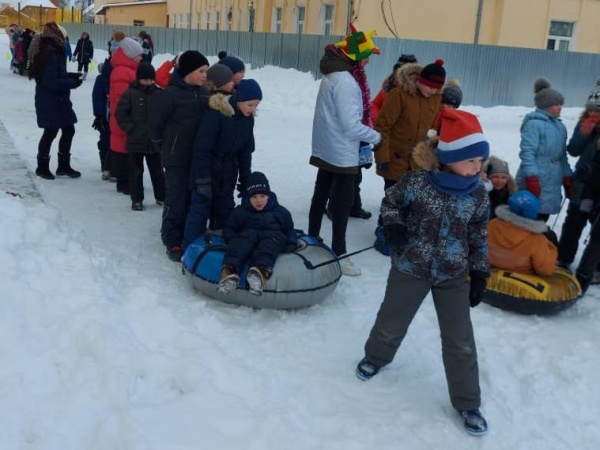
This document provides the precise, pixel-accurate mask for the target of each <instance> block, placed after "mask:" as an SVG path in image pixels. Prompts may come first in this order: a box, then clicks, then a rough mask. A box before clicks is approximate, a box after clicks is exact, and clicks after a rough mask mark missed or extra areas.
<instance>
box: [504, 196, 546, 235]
mask: <svg viewBox="0 0 600 450" xmlns="http://www.w3.org/2000/svg"><path fill="white" fill-rule="evenodd" d="M496 217H497V218H498V219H500V220H502V221H504V222H508V223H510V224H512V225H514V226H516V227H518V228H522V229H524V230H527V231H531V232H532V233H535V234H543V233H545V232H546V231H548V225H547V224H546V222H544V221H543V220H532V219H527V218H525V217H522V216H519V215H518V214H515V213H514V212H512V211H511V210H510V209H509V207H508V205H500V206H498V207H497V208H496ZM503 239H505V240H506V241H507V242H510V243H518V242H521V241H523V240H524V239H527V236H525V235H523V234H521V233H511V234H510V235H509V236H504V237H503Z"/></svg>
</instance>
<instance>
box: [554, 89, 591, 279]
mask: <svg viewBox="0 0 600 450" xmlns="http://www.w3.org/2000/svg"><path fill="white" fill-rule="evenodd" d="M598 150H600V80H598V81H597V82H596V86H594V88H593V89H592V90H591V92H590V93H589V95H588V98H587V101H586V103H585V110H584V111H583V113H582V114H581V118H580V119H579V123H578V124H577V125H576V126H575V130H574V131H573V135H572V136H571V139H570V140H569V145H567V152H569V155H571V156H573V157H579V159H578V160H577V163H576V164H575V173H574V175H573V189H574V191H575V195H574V197H573V198H572V199H571V200H570V201H569V207H568V209H567V217H566V218H565V221H564V223H563V226H562V232H561V234H560V244H559V248H558V261H559V262H558V264H559V265H560V266H562V267H564V268H566V269H569V268H570V266H571V264H572V263H573V260H574V259H575V255H576V254H577V249H578V247H579V239H580V238H581V233H582V232H583V229H584V228H585V226H586V225H587V223H588V222H591V220H590V214H589V213H586V212H583V211H581V209H580V206H581V200H582V194H583V191H584V186H585V184H586V183H587V181H588V180H589V179H590V173H591V171H592V166H593V160H594V155H595V154H596V153H597V152H598Z"/></svg>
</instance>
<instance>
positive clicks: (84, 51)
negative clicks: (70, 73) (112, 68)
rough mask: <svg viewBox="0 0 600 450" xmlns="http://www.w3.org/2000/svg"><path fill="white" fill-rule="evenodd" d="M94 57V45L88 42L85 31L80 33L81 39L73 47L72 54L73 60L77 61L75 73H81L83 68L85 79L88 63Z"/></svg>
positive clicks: (87, 35)
mask: <svg viewBox="0 0 600 450" xmlns="http://www.w3.org/2000/svg"><path fill="white" fill-rule="evenodd" d="M93 57H94V43H93V42H92V41H90V35H89V34H87V33H86V32H85V31H84V32H83V33H81V37H80V38H79V40H78V41H77V45H75V51H74V52H73V58H75V59H76V60H77V73H81V69H82V68H83V79H84V80H85V79H86V78H87V74H88V67H89V65H90V61H91V60H92V58H93Z"/></svg>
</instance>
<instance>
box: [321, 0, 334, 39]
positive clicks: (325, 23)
mask: <svg viewBox="0 0 600 450" xmlns="http://www.w3.org/2000/svg"><path fill="white" fill-rule="evenodd" d="M327 11H331V18H329V19H328V18H327ZM334 20H335V5H333V4H324V5H322V6H321V32H322V33H323V34H324V35H326V36H331V35H332V34H333V25H334Z"/></svg>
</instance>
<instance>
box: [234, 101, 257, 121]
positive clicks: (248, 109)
mask: <svg viewBox="0 0 600 450" xmlns="http://www.w3.org/2000/svg"><path fill="white" fill-rule="evenodd" d="M259 104H260V100H248V101H247V102H238V104H237V105H238V108H239V110H240V112H241V113H242V115H244V116H246V117H250V116H251V115H253V114H254V113H255V112H256V108H258V105H259Z"/></svg>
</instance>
